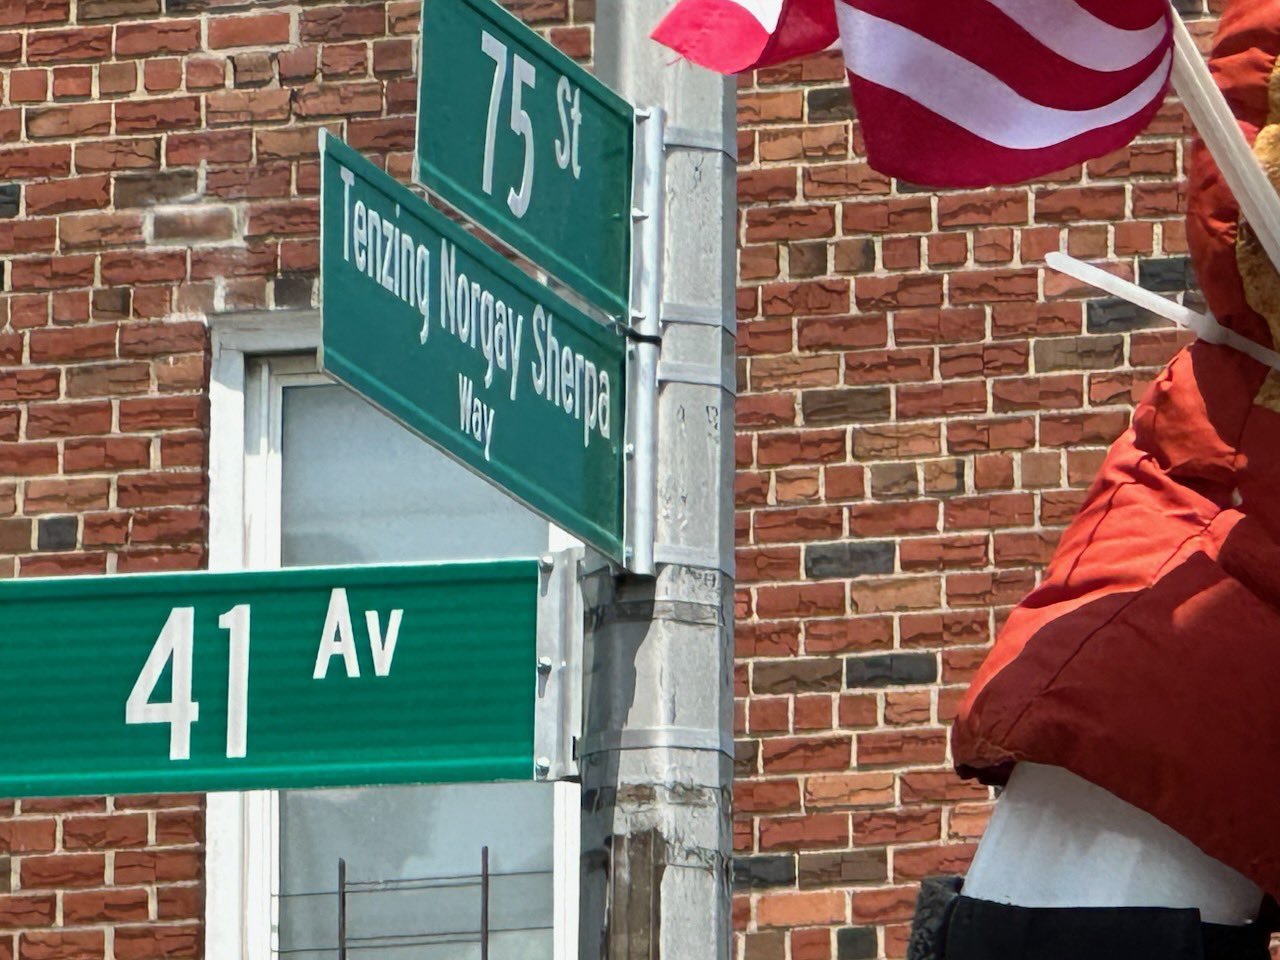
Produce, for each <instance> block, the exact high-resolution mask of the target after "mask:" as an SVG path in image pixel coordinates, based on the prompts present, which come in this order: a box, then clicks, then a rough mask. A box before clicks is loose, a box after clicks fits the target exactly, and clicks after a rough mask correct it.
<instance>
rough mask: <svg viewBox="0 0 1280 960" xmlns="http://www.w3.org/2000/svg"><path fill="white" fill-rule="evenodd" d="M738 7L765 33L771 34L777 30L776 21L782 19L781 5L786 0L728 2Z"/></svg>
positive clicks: (738, 0)
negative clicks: (753, 18)
mask: <svg viewBox="0 0 1280 960" xmlns="http://www.w3.org/2000/svg"><path fill="white" fill-rule="evenodd" d="M729 2H730V3H735V4H737V5H738V6H740V7H741V8H742V9H743V10H745V11H747V13H749V14H751V16H753V17H755V18H756V20H758V21H759V22H760V26H762V27H764V30H765V33H770V34H771V33H773V32H774V31H775V30H777V29H778V21H779V20H781V19H782V5H783V4H784V3H786V0H729Z"/></svg>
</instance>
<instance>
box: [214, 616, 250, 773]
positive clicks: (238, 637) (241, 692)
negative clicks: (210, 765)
mask: <svg viewBox="0 0 1280 960" xmlns="http://www.w3.org/2000/svg"><path fill="white" fill-rule="evenodd" d="M218 626H220V627H221V628H222V629H223V630H226V631H227V632H228V633H230V634H231V636H230V637H229V638H228V639H229V641H230V644H231V649H230V651H229V653H228V655H227V756H228V757H243V756H244V755H245V751H246V749H247V747H248V738H249V605H248V604H247V603H241V604H238V605H237V606H234V607H232V608H231V609H230V610H228V611H227V612H226V613H224V614H223V615H222V616H220V617H219V618H218Z"/></svg>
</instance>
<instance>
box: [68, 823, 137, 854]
mask: <svg viewBox="0 0 1280 960" xmlns="http://www.w3.org/2000/svg"><path fill="white" fill-rule="evenodd" d="M147 832H148V826H147V818H146V815H145V814H123V815H120V814H118V815H115V816H109V817H67V818H66V819H65V820H63V822H62V845H63V847H64V848H66V849H67V850H103V849H118V848H121V847H140V846H145V845H146V843H147Z"/></svg>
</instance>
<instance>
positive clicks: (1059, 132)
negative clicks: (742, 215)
mask: <svg viewBox="0 0 1280 960" xmlns="http://www.w3.org/2000/svg"><path fill="white" fill-rule="evenodd" d="M836 15H837V17H838V19H839V23H840V38H841V43H842V45H843V47H844V60H845V66H846V67H848V69H849V72H850V73H852V74H854V75H855V76H858V77H861V78H862V79H864V80H867V81H870V82H871V83H876V84H879V85H880V86H882V87H887V88H889V89H891V90H896V91H897V92H898V93H900V94H902V95H903V96H906V97H908V98H910V99H912V100H914V101H916V102H917V103H918V104H920V105H921V106H922V107H924V108H925V109H927V110H931V111H932V112H934V113H936V114H938V116H940V117H942V118H944V119H946V120H950V121H951V122H952V123H955V124H957V125H959V126H961V127H963V128H964V129H966V130H968V131H969V132H970V133H973V134H975V135H976V136H979V137H982V138H983V139H984V140H988V141H990V142H991V143H994V144H996V145H997V146H1001V147H1007V148H1009V149H1013V150H1038V149H1042V148H1044V147H1052V146H1054V145H1056V144H1059V143H1062V142H1063V141H1066V140H1070V139H1071V138H1073V137H1077V136H1080V135H1081V134H1083V133H1088V132H1089V131H1091V130H1096V129H1099V128H1101V127H1107V126H1110V125H1112V124H1114V123H1119V122H1120V121H1122V120H1127V119H1128V118H1129V117H1132V116H1133V115H1134V114H1136V113H1138V112H1139V111H1140V110H1142V109H1143V108H1144V107H1146V106H1148V105H1149V104H1150V103H1151V101H1152V100H1154V99H1155V98H1156V96H1157V95H1158V94H1159V93H1160V91H1161V89H1162V88H1163V87H1164V84H1165V80H1166V79H1168V76H1169V70H1170V67H1171V65H1172V63H1173V53H1172V51H1171V52H1170V53H1168V54H1167V55H1166V56H1165V57H1164V59H1162V60H1161V61H1160V64H1159V66H1157V67H1156V69H1155V71H1154V72H1152V74H1151V75H1150V76H1149V77H1147V78H1146V79H1145V80H1144V81H1143V82H1142V83H1141V84H1140V85H1139V86H1138V87H1137V88H1136V89H1134V90H1131V91H1130V92H1129V93H1127V94H1126V95H1125V96H1123V97H1121V98H1119V99H1118V100H1114V101H1112V102H1111V103H1109V104H1106V105H1104V106H1101V107H1098V108H1096V109H1093V110H1060V109H1058V108H1055V107H1046V106H1044V105H1043V104H1039V103H1036V102H1034V101H1032V100H1028V99H1027V98H1026V97H1024V96H1022V95H1021V94H1019V93H1018V92H1017V91H1015V90H1013V89H1012V88H1011V87H1009V86H1008V85H1007V84H1006V83H1004V82H1003V81H1002V80H1000V79H999V78H997V77H995V76H994V75H992V74H990V73H988V72H987V71H986V70H983V69H982V68H981V67H979V66H977V65H976V64H974V63H971V62H970V61H968V60H966V59H964V58H963V57H961V56H959V55H957V54H955V53H953V52H952V51H950V50H948V49H946V48H945V47H942V46H940V45H938V44H936V43H934V42H933V41H932V40H929V39H927V38H925V37H922V36H920V35H919V34H918V33H915V32H914V31H912V30H909V29H907V28H906V27H903V26H901V25H899V24H896V23H892V22H890V21H888V20H884V19H881V18H880V17H876V16H872V15H871V14H869V13H865V12H863V11H861V10H856V9H854V8H853V7H851V6H849V5H848V4H846V3H837V4H836Z"/></svg>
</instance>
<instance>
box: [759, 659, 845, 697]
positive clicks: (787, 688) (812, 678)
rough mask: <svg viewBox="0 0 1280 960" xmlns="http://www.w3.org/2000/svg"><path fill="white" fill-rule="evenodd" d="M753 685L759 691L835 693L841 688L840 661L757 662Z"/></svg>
mask: <svg viewBox="0 0 1280 960" xmlns="http://www.w3.org/2000/svg"><path fill="white" fill-rule="evenodd" d="M751 688H752V690H753V691H754V692H755V693H758V694H765V695H771V694H794V693H816V692H823V691H825V692H828V693H834V692H836V691H838V690H839V689H840V661H839V660H836V659H834V658H832V659H824V658H821V657H815V658H799V659H797V658H794V657H793V658H790V659H787V660H774V661H765V662H762V663H757V664H756V665H755V669H754V670H753V671H752V677H751Z"/></svg>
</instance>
